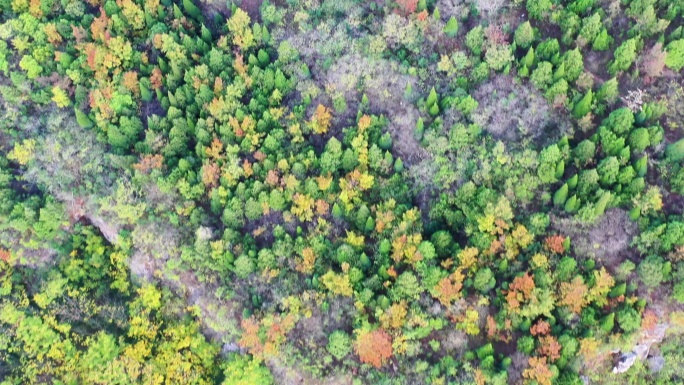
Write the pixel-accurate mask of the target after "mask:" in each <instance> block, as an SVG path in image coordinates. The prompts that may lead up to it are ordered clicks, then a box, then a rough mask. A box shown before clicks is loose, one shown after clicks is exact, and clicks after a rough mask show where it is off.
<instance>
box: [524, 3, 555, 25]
mask: <svg viewBox="0 0 684 385" xmlns="http://www.w3.org/2000/svg"><path fill="white" fill-rule="evenodd" d="M551 6H552V3H551V1H550V0H527V3H526V8H527V12H528V13H529V14H530V17H532V18H534V19H538V20H540V19H542V17H543V16H544V15H545V14H546V13H547V12H549V11H550V10H551Z"/></svg>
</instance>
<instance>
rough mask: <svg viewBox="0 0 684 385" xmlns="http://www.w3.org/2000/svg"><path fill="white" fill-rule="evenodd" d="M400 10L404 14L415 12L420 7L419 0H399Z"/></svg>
mask: <svg viewBox="0 0 684 385" xmlns="http://www.w3.org/2000/svg"><path fill="white" fill-rule="evenodd" d="M397 5H398V6H399V10H400V12H401V13H402V14H403V15H404V16H408V15H410V14H412V13H414V12H415V11H416V9H417V7H418V0H397Z"/></svg>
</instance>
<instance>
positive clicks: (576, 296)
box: [558, 276, 589, 314]
mask: <svg viewBox="0 0 684 385" xmlns="http://www.w3.org/2000/svg"><path fill="white" fill-rule="evenodd" d="M588 293H589V289H588V288H587V285H585V284H584V280H583V279H582V277H581V276H576V277H575V278H573V280H572V281H571V282H561V285H560V299H559V301H558V304H559V305H561V306H567V307H568V309H570V311H572V312H573V313H577V314H579V313H580V312H581V311H582V309H583V308H584V307H585V306H586V305H587V304H588V298H587V294H588Z"/></svg>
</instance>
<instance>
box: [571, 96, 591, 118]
mask: <svg viewBox="0 0 684 385" xmlns="http://www.w3.org/2000/svg"><path fill="white" fill-rule="evenodd" d="M593 100H594V93H593V92H592V91H591V90H589V91H588V92H587V93H586V94H585V95H584V97H583V98H582V99H580V101H579V102H577V104H575V108H574V109H573V110H572V114H573V115H574V116H575V118H577V119H579V118H582V117H584V116H585V115H586V114H588V113H589V112H591V103H592V101H593Z"/></svg>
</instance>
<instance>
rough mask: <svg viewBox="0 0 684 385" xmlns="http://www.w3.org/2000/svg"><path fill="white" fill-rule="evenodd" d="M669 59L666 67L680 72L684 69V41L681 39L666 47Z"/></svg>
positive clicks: (666, 59)
mask: <svg viewBox="0 0 684 385" xmlns="http://www.w3.org/2000/svg"><path fill="white" fill-rule="evenodd" d="M665 50H666V52H667V57H666V58H665V65H666V66H667V67H668V68H671V69H672V70H674V71H680V70H681V69H682V68H684V39H679V40H675V41H673V42H671V43H670V44H668V45H667V47H665Z"/></svg>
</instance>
